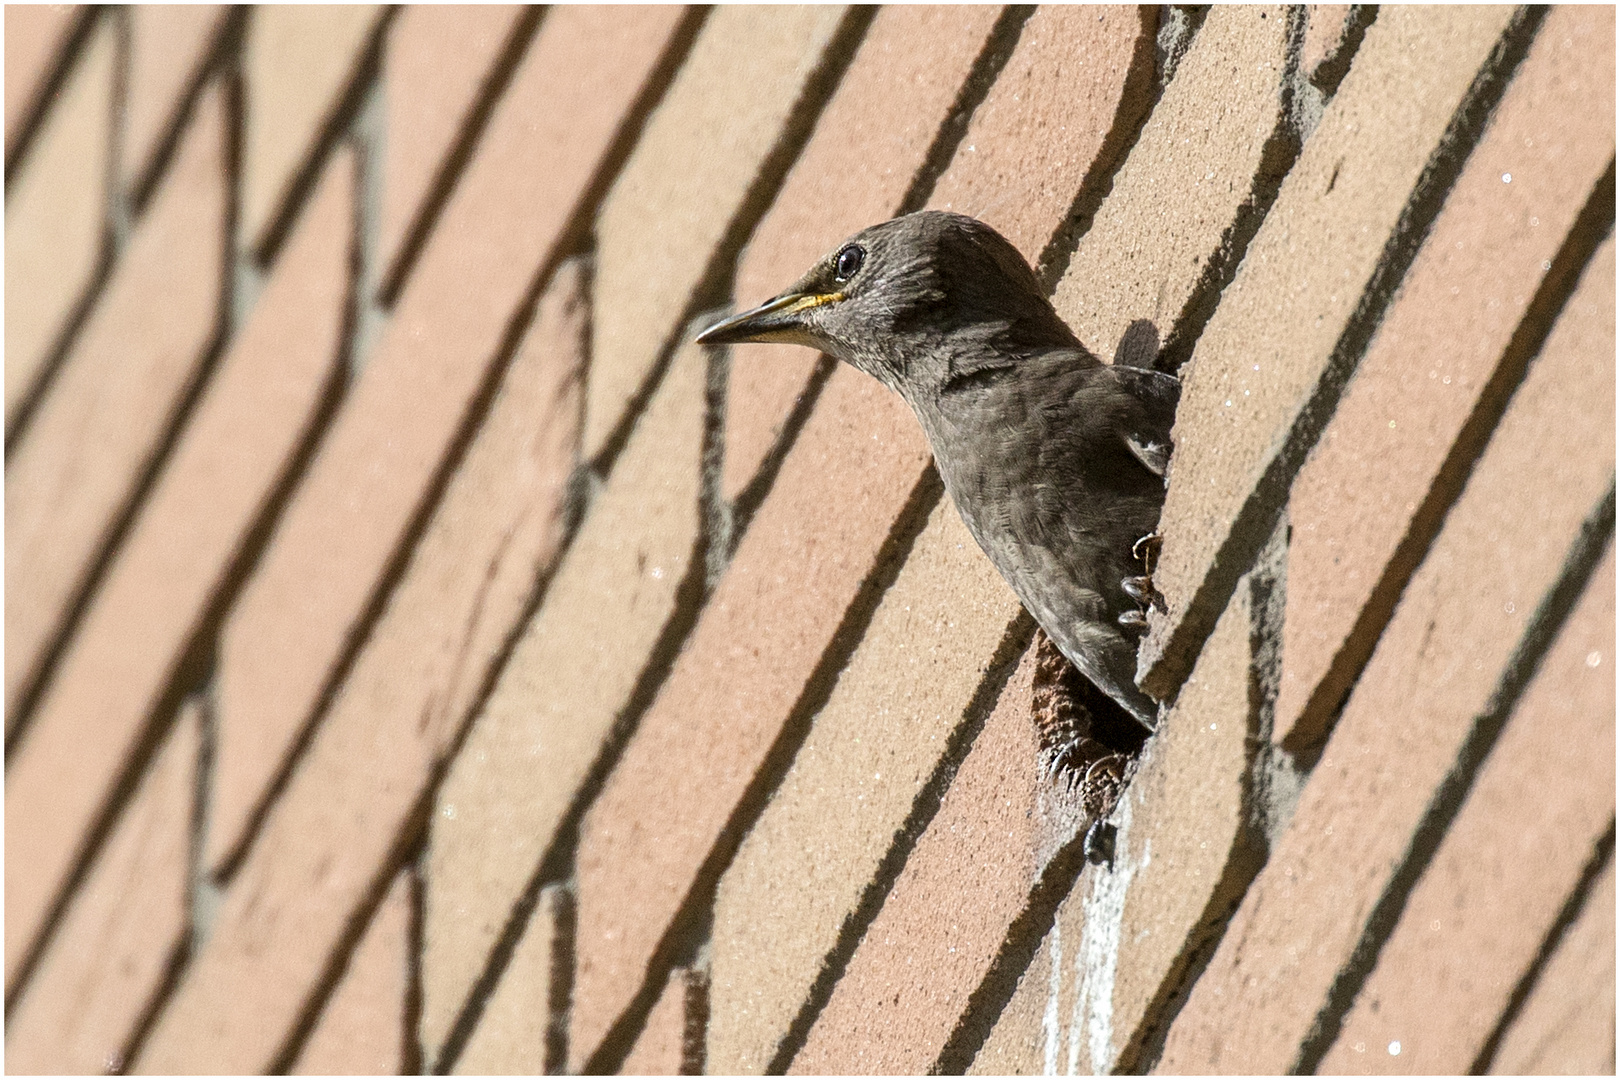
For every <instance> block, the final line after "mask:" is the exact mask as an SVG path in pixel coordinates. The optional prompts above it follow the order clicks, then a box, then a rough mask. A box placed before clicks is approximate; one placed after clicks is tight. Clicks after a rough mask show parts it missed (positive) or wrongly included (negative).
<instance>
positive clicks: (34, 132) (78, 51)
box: [5, 4, 105, 199]
mask: <svg viewBox="0 0 1620 1080" xmlns="http://www.w3.org/2000/svg"><path fill="white" fill-rule="evenodd" d="M103 17H105V13H104V12H103V11H101V10H100V9H99V7H98V6H97V5H93V4H87V5H85V7H84V8H83V9H82V10H81V11H80V12H79V13H78V14H77V15H76V16H74V23H73V25H72V26H71V27H70V28H69V29H68V31H67V33H65V34H63V35H62V41H61V43H60V44H59V45H58V46H57V55H56V56H55V57H54V58H53V59H52V60H51V64H50V67H49V68H47V69H46V72H45V75H44V77H43V78H42V79H40V81H39V87H38V88H37V89H36V90H35V92H34V100H33V101H32V102H30V103H29V105H28V112H27V114H26V115H25V116H24V117H23V118H22V119H21V120H20V121H19V122H18V125H17V141H16V142H15V143H14V144H13V145H12V147H11V149H10V151H9V152H7V154H6V163H5V185H6V196H7V198H8V199H9V197H10V195H11V183H12V181H13V180H14V179H16V171H17V168H18V166H19V165H21V163H22V162H23V160H24V159H26V158H27V157H28V151H29V150H30V149H32V147H33V143H34V139H35V138H36V137H37V136H38V134H39V129H40V128H41V127H43V126H44V122H45V117H46V116H48V115H50V111H51V106H52V105H53V104H55V102H56V99H57V96H58V95H59V94H60V93H61V92H62V87H63V85H64V84H65V83H66V82H67V79H68V75H69V74H71V73H72V71H73V68H74V66H75V65H76V64H77V63H78V60H79V57H80V56H81V55H82V53H83V51H84V45H85V42H86V41H88V40H89V39H90V35H91V34H92V33H93V32H94V29H95V24H96V20H97V19H98V18H103Z"/></svg>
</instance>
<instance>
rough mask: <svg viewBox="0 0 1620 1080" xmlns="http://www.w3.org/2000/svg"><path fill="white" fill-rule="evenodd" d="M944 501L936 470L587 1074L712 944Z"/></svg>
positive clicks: (897, 523)
mask: <svg viewBox="0 0 1620 1080" xmlns="http://www.w3.org/2000/svg"><path fill="white" fill-rule="evenodd" d="M943 496H944V485H943V483H942V482H941V481H940V479H939V474H938V473H937V472H935V470H934V468H933V466H932V465H930V466H929V467H928V468H926V469H925V470H923V472H922V473H921V475H920V476H919V477H918V480H917V484H916V486H915V487H913V488H912V491H911V495H910V497H909V498H908V499H907V501H906V505H905V507H904V508H903V509H902V510H901V511H900V513H899V514H898V515H896V517H895V520H894V523H893V524H892V525H891V526H890V529H889V534H888V536H887V537H886V538H885V539H884V541H883V544H882V546H881V547H880V548H879V550H878V554H877V558H876V559H875V560H874V561H873V564H872V568H871V569H870V570H869V571H868V573H867V575H866V578H865V580H864V581H862V582H861V585H860V588H859V589H858V590H857V592H856V594H855V599H854V600H853V601H852V602H851V603H850V605H849V607H848V608H847V609H846V610H845V612H844V614H843V617H842V619H841V620H840V621H839V624H838V628H837V630H835V631H834V632H833V635H832V638H831V640H830V641H829V642H828V643H827V646H826V648H825V649H824V650H823V651H822V654H821V657H820V659H819V660H818V661H817V662H816V666H815V668H814V670H812V672H811V673H810V676H809V678H808V679H806V680H805V685H804V689H803V690H801V691H800V693H799V697H798V699H797V700H796V701H795V702H794V703H793V706H792V708H790V709H789V710H788V714H787V717H786V719H785V720H784V721H783V723H782V728H781V730H780V732H779V733H778V734H777V736H776V738H775V740H774V741H773V742H772V744H771V747H770V749H769V750H767V751H766V753H765V756H764V759H763V760H762V762H761V765H760V768H759V770H758V771H757V772H756V773H755V774H754V776H753V779H752V780H750V781H749V784H748V787H747V789H746V790H745V791H744V793H743V795H742V797H741V798H740V799H739V800H738V801H737V805H736V806H735V807H734V808H733V809H732V812H731V815H730V817H729V819H728V820H727V822H726V825H725V827H724V828H723V829H722V830H721V833H720V840H719V842H718V843H716V845H715V847H714V848H713V850H711V851H710V852H709V855H708V857H707V858H706V859H705V860H704V862H703V865H702V866H701V867H700V868H699V869H698V872H697V874H696V876H695V879H694V881H693V884H692V886H691V888H690V889H689V890H688V892H687V894H686V897H685V899H684V900H682V902H681V905H680V908H679V909H678V910H677V912H676V914H675V916H674V918H672V919H671V920H670V923H669V926H668V927H667V928H666V929H665V931H664V933H663V935H662V936H661V937H660V939H659V941H658V945H657V946H656V947H655V948H654V950H653V953H652V956H651V958H650V959H649V960H648V962H647V968H646V972H645V975H644V978H643V982H642V985H641V987H640V989H639V990H638V991H637V992H636V995H635V997H633V998H632V999H631V1001H630V1004H629V1005H627V1006H626V1007H625V1009H624V1011H623V1012H622V1013H621V1014H620V1016H619V1017H618V1019H617V1020H615V1021H614V1023H613V1024H612V1026H611V1027H610V1028H609V1029H608V1032H607V1034H606V1035H605V1036H604V1037H603V1039H602V1042H601V1044H600V1046H598V1048H597V1049H596V1051H595V1052H594V1053H593V1054H592V1055H591V1057H590V1058H589V1059H588V1060H587V1061H586V1063H585V1067H584V1070H583V1071H584V1072H587V1073H611V1072H616V1071H617V1070H618V1068H619V1067H620V1065H621V1064H622V1063H623V1061H624V1058H625V1056H626V1055H627V1054H628V1053H629V1052H630V1050H631V1047H632V1046H633V1044H634V1042H635V1039H636V1036H637V1035H639V1034H640V1032H641V1028H642V1026H643V1024H644V1023H645V1022H646V1019H647V1015H648V1013H650V1012H651V1011H652V1007H653V1006H654V1005H655V1004H656V1003H657V1001H658V997H659V995H660V994H661V993H662V992H663V989H664V986H665V984H666V983H667V982H668V980H669V974H670V972H671V971H673V970H674V969H675V968H676V967H677V966H680V965H683V964H690V963H692V962H693V961H694V960H695V959H696V958H697V957H698V956H699V955H700V953H701V951H702V950H703V949H704V948H705V947H706V946H707V945H708V941H709V931H710V925H711V923H712V920H713V916H714V897H715V893H716V891H717V889H718V888H719V885H720V878H721V875H722V874H724V873H725V870H726V868H727V867H728V866H730V865H731V861H732V859H733V857H734V856H735V855H736V853H737V849H738V848H739V847H740V846H741V845H742V841H743V838H744V837H745V836H746V835H747V834H748V832H749V830H750V829H751V828H752V827H753V824H754V822H755V821H757V820H758V818H759V815H760V814H761V813H763V812H764V809H765V806H766V804H767V803H768V802H769V801H770V798H771V796H772V795H773V794H774V793H775V791H776V789H777V788H778V787H779V786H780V785H781V782H782V780H783V779H784V778H785V777H786V776H787V772H788V768H789V767H790V766H791V765H792V764H793V758H794V757H795V755H796V754H797V753H798V750H799V747H800V746H801V745H802V744H803V743H804V740H805V738H806V737H807V736H808V735H809V734H810V726H811V723H812V721H814V719H815V717H816V714H817V713H819V712H820V711H821V709H822V707H823V706H824V705H826V703H827V699H828V698H829V697H830V696H831V695H832V689H833V686H834V684H835V683H836V682H837V679H838V675H839V673H840V672H842V671H843V669H844V667H845V665H846V664H847V663H848V662H849V658H850V657H851V656H852V655H853V654H854V652H855V649H856V648H857V647H858V646H859V645H860V643H861V639H862V637H863V636H864V635H865V633H866V629H867V627H868V626H869V625H870V623H871V621H872V616H873V615H874V614H875V613H876V611H877V607H878V604H879V602H880V601H881V600H882V599H883V595H884V593H886V592H887V591H888V589H889V586H890V585H892V584H893V583H894V579H895V578H896V577H898V576H899V573H900V569H901V567H902V566H903V565H904V564H905V561H906V557H907V556H908V555H909V554H910V552H911V548H912V545H913V543H915V541H916V539H917V536H918V535H919V534H920V533H921V532H922V529H923V526H924V525H925V524H926V523H927V520H928V515H929V514H930V513H931V512H932V510H933V508H934V506H935V505H936V504H937V503H938V502H939V500H940V499H941V498H942V497H943Z"/></svg>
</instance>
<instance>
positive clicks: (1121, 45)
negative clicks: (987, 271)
mask: <svg viewBox="0 0 1620 1080" xmlns="http://www.w3.org/2000/svg"><path fill="white" fill-rule="evenodd" d="M1151 23H1152V9H1151V8H1129V7H1097V6H1087V5H1075V6H1073V7H1065V6H1056V7H1043V8H1040V9H1038V10H1037V11H1036V12H1035V14H1034V15H1031V16H1030V18H1029V21H1028V22H1026V23H1025V24H1024V29H1023V33H1022V34H1020V35H1019V38H1018V47H1017V48H1016V49H1014V50H1013V54H1012V56H1011V57H1009V58H1008V60H1007V66H1006V67H1005V68H1003V69H1002V72H1001V75H1000V76H999V77H998V78H997V79H996V84H995V86H994V87H993V88H992V89H991V91H990V93H989V95H988V96H986V97H985V99H984V104H982V105H980V106H979V107H978V109H976V110H975V111H974V113H973V120H972V121H971V122H970V123H969V124H968V129H967V133H966V134H965V135H963V136H962V141H961V143H960V144H959V145H958V146H957V148H956V157H955V158H954V159H952V161H951V167H950V168H949V169H948V170H946V172H945V175H944V176H941V177H940V178H939V186H938V187H936V188H935V189H934V192H933V195H932V196H931V197H930V198H929V200H928V205H929V206H930V207H933V208H935V209H938V210H954V211H956V212H957V213H959V214H972V215H973V216H974V217H977V218H981V219H983V220H984V221H987V222H989V223H990V224H991V225H993V226H995V227H996V229H997V230H999V231H1000V232H1001V234H1002V235H1003V236H1005V237H1006V238H1007V239H1008V240H1010V241H1012V243H1013V246H1015V247H1016V248H1018V250H1019V251H1021V252H1023V253H1024V257H1025V258H1026V259H1028V260H1029V261H1030V263H1031V264H1034V263H1035V262H1036V261H1037V260H1038V259H1039V258H1040V256H1041V254H1042V252H1043V249H1044V247H1045V245H1046V243H1047V242H1048V241H1049V240H1050V239H1051V238H1052V236H1053V234H1054V233H1055V232H1056V231H1057V229H1058V228H1059V227H1061V226H1062V225H1063V224H1067V223H1066V222H1065V220H1064V219H1065V217H1066V216H1067V215H1068V214H1069V212H1070V210H1071V208H1072V207H1073V206H1075V205H1076V203H1077V201H1078V200H1079V199H1081V198H1083V197H1085V196H1087V195H1089V194H1090V191H1089V190H1088V189H1086V188H1085V184H1086V183H1087V182H1088V181H1089V182H1090V183H1091V184H1093V185H1097V184H1100V183H1101V181H1102V179H1103V177H1104V175H1105V174H1106V172H1107V170H1108V168H1109V167H1110V166H1111V165H1113V164H1114V163H1115V160H1116V158H1117V156H1118V154H1119V152H1120V149H1121V143H1122V142H1123V141H1124V140H1125V139H1127V138H1128V137H1129V136H1130V135H1133V134H1135V131H1136V127H1137V124H1138V123H1139V122H1140V120H1141V118H1142V116H1143V115H1144V114H1145V113H1146V111H1147V107H1148V104H1149V100H1150V99H1149V82H1150V80H1151V78H1152V55H1153V26H1152V25H1151ZM1070 65H1073V66H1072V67H1071V66H1070Z"/></svg>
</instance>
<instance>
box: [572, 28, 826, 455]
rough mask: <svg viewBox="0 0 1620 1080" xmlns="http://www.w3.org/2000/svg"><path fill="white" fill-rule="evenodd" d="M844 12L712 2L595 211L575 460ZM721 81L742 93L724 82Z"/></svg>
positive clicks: (748, 188)
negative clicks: (587, 359) (590, 319)
mask: <svg viewBox="0 0 1620 1080" xmlns="http://www.w3.org/2000/svg"><path fill="white" fill-rule="evenodd" d="M845 15H846V9H845V8H844V7H842V6H838V5H825V6H822V5H809V6H803V7H789V8H782V9H779V10H777V9H770V8H756V7H746V6H736V7H725V6H722V7H719V8H716V9H715V10H714V12H713V13H712V14H711V15H710V16H709V18H708V19H707V20H706V21H705V23H704V25H703V30H702V32H701V33H700V34H699V35H698V39H697V41H696V42H695V43H694V44H693V46H692V51H691V54H690V55H689V56H688V57H687V60H686V63H685V64H683V65H682V66H681V70H680V74H678V75H677V76H676V77H675V81H674V83H673V84H671V86H670V88H669V92H668V93H667V94H666V95H665V96H664V100H663V101H662V102H661V103H660V104H659V106H658V109H657V111H656V112H654V113H653V115H652V117H651V118H649V120H648V121H647V129H646V131H645V132H643V133H642V136H641V139H640V141H638V142H637V144H636V149H635V152H634V153H633V154H631V156H630V160H629V161H627V162H626V163H625V167H624V171H623V172H622V173H620V174H619V178H618V179H617V180H616V181H615V182H614V185H613V190H612V191H611V192H609V194H608V196H607V200H606V201H605V202H604V203H603V204H602V212H601V215H600V216H599V217H598V218H597V222H596V257H597V264H596V281H597V290H598V295H599V299H600V302H599V304H598V307H597V317H596V321H595V324H594V325H593V327H592V335H591V336H592V340H591V378H590V394H589V395H588V397H587V399H586V405H585V456H586V457H587V458H594V457H596V456H597V454H598V453H600V452H601V450H602V448H603V446H604V445H605V443H606V441H607V439H608V437H609V435H610V433H611V432H613V431H614V429H615V428H616V427H617V425H618V422H619V419H620V417H621V415H622V414H623V412H624V408H625V405H626V404H627V403H628V402H629V401H630V399H631V398H632V397H634V396H635V395H636V393H637V392H638V391H639V390H640V389H641V386H642V384H643V382H645V381H646V378H647V375H648V374H649V372H651V370H652V369H653V366H654V365H655V364H656V363H657V361H658V359H659V355H660V352H661V351H662V349H663V348H664V346H665V343H666V340H667V339H668V338H669V336H670V334H671V333H672V332H673V331H675V330H676V329H677V328H678V326H679V325H680V319H681V317H682V313H683V311H684V310H685V309H686V307H687V305H688V304H689V302H690V300H691V297H692V294H693V290H694V289H695V288H696V287H697V286H698V285H699V284H701V283H702V281H703V278H704V274H705V271H706V270H707V269H708V266H709V263H710V260H711V259H712V258H713V257H714V255H715V253H716V252H715V247H716V245H717V244H719V243H720V242H721V240H722V239H724V237H725V235H726V232H727V230H728V228H729V227H730V226H731V223H732V222H733V221H734V220H736V219H737V218H738V216H739V215H740V214H741V213H745V212H747V206H746V205H745V204H744V200H745V199H747V198H748V197H749V196H750V195H752V194H754V186H755V184H756V183H757V182H758V178H759V177H760V175H761V169H762V167H764V166H766V165H767V164H768V162H769V158H770V156H771V154H772V151H773V150H774V149H775V147H776V146H777V144H778V143H779V142H780V141H781V140H782V139H783V138H784V135H785V132H784V125H785V124H786V123H787V121H788V120H789V119H790V117H791V116H792V115H793V113H794V111H795V109H796V107H798V106H799V103H800V100H801V99H802V98H803V97H804V96H805V95H806V93H807V91H808V89H809V87H808V82H809V80H810V79H811V78H812V76H814V75H815V73H816V71H817V68H818V67H819V66H820V65H821V64H824V63H826V62H827V60H828V59H829V57H828V56H826V55H825V54H826V50H827V48H828V46H829V45H830V44H832V43H833V42H834V40H835V35H836V34H837V31H838V28H839V25H840V23H841V22H842V21H843V19H844V18H845ZM729 86H746V87H748V92H747V93H746V94H736V95H733V94H728V93H725V92H724V91H723V89H722V88H723V87H729ZM756 197H757V196H756ZM648 281H657V282H658V287H657V288H655V289H649V288H647V282H648Z"/></svg>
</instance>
